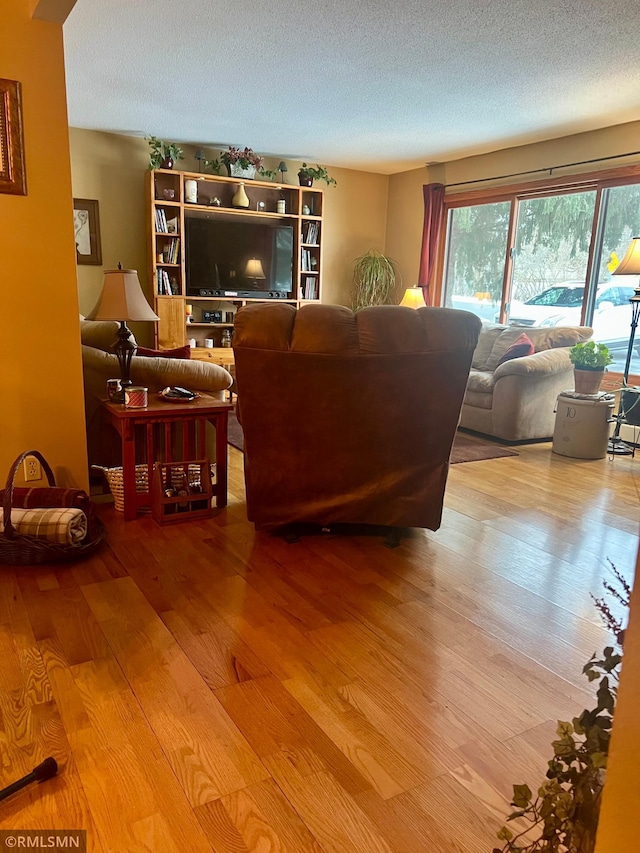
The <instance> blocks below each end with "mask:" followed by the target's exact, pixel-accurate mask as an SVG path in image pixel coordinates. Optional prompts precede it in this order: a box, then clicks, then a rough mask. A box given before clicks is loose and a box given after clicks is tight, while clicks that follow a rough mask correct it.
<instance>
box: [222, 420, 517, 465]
mask: <svg viewBox="0 0 640 853" xmlns="http://www.w3.org/2000/svg"><path fill="white" fill-rule="evenodd" d="M227 440H228V442H229V444H230V445H232V447H237V448H238V450H244V436H243V434H242V427H241V426H240V424H239V423H238V419H237V417H236V413H235V412H229V430H228V436H227ZM517 455H518V453H517V452H516V451H515V450H509V448H508V447H500V445H498V444H489V443H488V442H486V441H482V440H481V439H479V438H474V437H473V436H470V435H465V434H464V433H461V432H457V433H456V439H455V442H454V444H453V450H452V452H451V464H452V465H456V464H457V463H459V462H480V461H482V460H483V459H498V458H500V457H501V456H517Z"/></svg>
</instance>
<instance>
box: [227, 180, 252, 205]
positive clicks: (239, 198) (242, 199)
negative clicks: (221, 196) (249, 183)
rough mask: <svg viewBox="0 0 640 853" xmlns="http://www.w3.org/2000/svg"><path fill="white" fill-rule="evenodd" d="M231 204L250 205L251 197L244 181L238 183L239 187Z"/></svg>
mask: <svg viewBox="0 0 640 853" xmlns="http://www.w3.org/2000/svg"><path fill="white" fill-rule="evenodd" d="M231 205H232V206H233V207H249V197H248V195H247V194H246V192H245V190H244V183H242V181H241V182H240V183H239V184H238V189H237V190H236V192H235V195H234V196H233V198H232V199H231Z"/></svg>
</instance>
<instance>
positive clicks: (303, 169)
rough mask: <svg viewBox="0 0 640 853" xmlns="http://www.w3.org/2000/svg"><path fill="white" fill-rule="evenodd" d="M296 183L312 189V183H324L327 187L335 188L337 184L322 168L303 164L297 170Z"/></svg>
mask: <svg viewBox="0 0 640 853" xmlns="http://www.w3.org/2000/svg"><path fill="white" fill-rule="evenodd" d="M298 181H299V182H300V186H301V187H312V186H313V182H314V181H324V182H325V184H326V185H327V186H328V187H332V186H333V187H337V186H338V183H337V181H336V179H335V178H332V177H330V175H329V173H328V172H327V170H326V169H325V168H324V166H319V165H318V164H317V163H316V165H315V166H307V164H306V163H303V164H302V166H300V168H299V169H298Z"/></svg>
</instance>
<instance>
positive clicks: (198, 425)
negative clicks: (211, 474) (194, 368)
mask: <svg viewBox="0 0 640 853" xmlns="http://www.w3.org/2000/svg"><path fill="white" fill-rule="evenodd" d="M102 405H103V406H104V408H105V409H106V411H107V414H108V416H109V420H110V422H111V423H112V424H113V426H114V427H115V429H116V430H117V432H118V435H119V436H120V440H121V442H122V480H123V483H122V485H123V492H124V494H123V498H124V519H125V521H131V520H132V519H134V518H135V517H136V515H137V514H138V510H139V509H140V508H142V507H149V506H150V505H151V493H150V489H151V483H152V480H153V465H154V463H155V462H160V461H162V462H173V461H176V462H177V461H187V460H191V459H204V458H205V456H206V455H207V454H206V451H205V429H206V424H207V422H209V423H210V424H212V425H213V426H214V427H215V431H216V455H215V460H213V461H215V463H216V478H215V479H216V481H215V484H214V486H213V494H214V495H215V497H216V506H217V507H223V506H226V505H227V420H228V416H229V412H230V411H231V409H232V408H233V406H232V405H231V403H228V402H226V401H223V400H215V399H214V398H213V397H209V396H207V395H205V394H202V395H201V396H199V397H197V398H196V399H195V400H193V401H192V402H190V403H183V402H180V403H174V402H168V401H166V400H161V399H158V398H156V399H152V400H150V402H149V405H148V406H147V407H146V408H144V409H127V408H125V406H124V405H123V404H122V403H111V402H108V401H106V400H105V401H103V403H102ZM136 427H144V429H143V430H136ZM158 430H159V431H158ZM141 432H142V434H143V440H142V441H141V440H140V433H141ZM159 436H162V439H163V440H162V442H159V441H158V438H159ZM176 443H178V444H179V445H180V453H179V454H176V455H179V457H180V458H179V459H174V458H173V456H174V451H175V448H176ZM159 444H162V445H163V448H164V449H163V453H162V456H163V458H162V459H160V458H158V457H159V456H160V447H159V446H158V445H159ZM142 446H143V447H144V464H146V466H147V484H148V489H149V491H146V492H138V491H136V451H138V452H140V450H141V449H142Z"/></svg>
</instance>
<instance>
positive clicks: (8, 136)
mask: <svg viewBox="0 0 640 853" xmlns="http://www.w3.org/2000/svg"><path fill="white" fill-rule="evenodd" d="M0 192H1V193H11V194H12V195H26V194H27V174H26V172H25V168H24V139H23V136H22V104H21V101H20V83H18V81H17V80H3V79H0Z"/></svg>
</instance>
